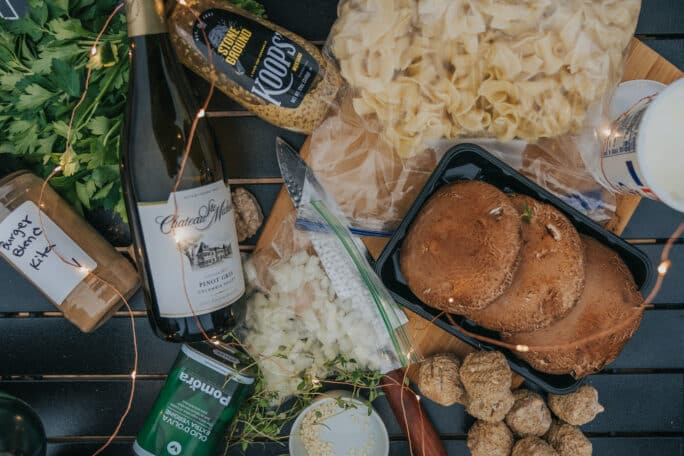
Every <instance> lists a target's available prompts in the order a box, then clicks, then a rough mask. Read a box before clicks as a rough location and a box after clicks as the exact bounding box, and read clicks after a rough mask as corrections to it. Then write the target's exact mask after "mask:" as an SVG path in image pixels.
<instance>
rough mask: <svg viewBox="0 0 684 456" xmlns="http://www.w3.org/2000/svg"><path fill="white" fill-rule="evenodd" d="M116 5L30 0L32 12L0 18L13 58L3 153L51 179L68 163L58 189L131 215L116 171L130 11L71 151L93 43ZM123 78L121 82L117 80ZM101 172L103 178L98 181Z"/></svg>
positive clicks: (119, 23)
mask: <svg viewBox="0 0 684 456" xmlns="http://www.w3.org/2000/svg"><path fill="white" fill-rule="evenodd" d="M116 3H117V2H116V0H107V1H101V0H100V1H95V0H79V1H71V2H67V1H66V0H30V14H29V15H28V16H27V17H25V18H23V19H20V20H18V21H3V22H0V57H5V58H0V131H3V132H6V134H5V135H3V136H0V151H2V152H9V153H12V154H14V155H16V156H18V157H20V158H21V159H22V160H23V162H24V163H25V164H26V165H27V166H29V167H31V168H32V169H33V170H34V172H36V173H37V174H39V175H41V176H43V177H45V176H46V175H47V174H48V173H49V172H50V171H51V170H52V169H54V168H55V166H57V165H60V164H61V165H62V166H63V167H64V176H63V177H62V178H61V179H60V181H57V185H54V184H55V183H53V187H55V188H56V189H57V190H58V191H59V192H60V193H61V194H62V195H63V196H64V197H65V198H66V199H67V200H68V201H69V202H70V203H71V204H72V205H73V206H74V207H75V208H76V210H77V211H79V212H81V213H82V212H83V209H93V208H95V207H105V208H108V209H112V210H115V211H117V212H119V213H120V214H121V215H122V216H125V213H123V212H121V209H122V208H123V204H118V203H119V201H120V200H121V190H120V183H119V173H118V172H114V173H113V172H111V167H114V169H116V166H117V164H118V150H119V133H120V126H121V123H122V120H123V108H124V106H125V103H126V100H125V95H124V94H125V87H124V85H125V82H126V80H127V77H128V59H127V58H125V57H126V55H125V54H126V52H127V50H128V44H127V38H126V21H125V17H124V16H123V15H117V16H116V17H115V18H114V20H113V21H112V23H111V25H110V27H109V29H108V30H107V32H106V33H105V34H104V36H103V38H102V46H101V47H102V48H106V49H108V50H112V49H113V50H114V51H115V53H116V56H115V57H114V56H110V57H109V59H108V60H109V61H113V62H114V64H113V65H111V66H109V67H106V68H105V66H104V65H103V66H102V68H101V69H96V70H95V71H93V73H92V76H91V80H90V90H89V91H88V94H87V96H86V97H85V99H84V100H83V103H82V104H81V106H80V108H79V111H78V113H77V115H76V116H75V117H74V123H73V128H72V138H71V144H70V148H69V151H68V153H65V152H64V150H65V148H66V132H67V125H68V123H69V117H70V116H71V111H72V110H73V108H74V106H75V105H76V103H77V101H78V99H79V97H80V96H81V94H82V91H83V87H84V81H85V73H86V70H87V67H86V65H88V63H89V61H90V60H91V59H90V53H89V51H90V48H91V46H92V43H93V41H94V39H95V36H96V35H97V32H98V31H99V30H100V28H101V27H102V24H103V22H104V18H106V17H107V16H108V15H109V14H110V13H111V11H112V9H113V8H114V6H115V5H116ZM67 10H68V11H67ZM84 17H89V19H87V18H86V19H84ZM98 53H99V52H98ZM117 76H119V81H118V82H119V84H118V85H119V86H118V87H115V84H113V80H112V79H113V78H115V77H117ZM103 119H104V120H103ZM112 126H116V127H117V128H116V129H115V131H112V129H111V127H112ZM100 168H104V169H105V170H106V171H102V170H100ZM94 173H99V176H100V178H99V179H94V178H93V175H94ZM102 176H106V178H103V177H102Z"/></svg>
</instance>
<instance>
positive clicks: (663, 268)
mask: <svg viewBox="0 0 684 456" xmlns="http://www.w3.org/2000/svg"><path fill="white" fill-rule="evenodd" d="M176 3H177V4H178V5H180V6H181V7H185V8H188V9H189V11H191V12H192V14H193V15H194V16H195V18H196V19H197V21H198V24H199V26H200V27H199V28H200V30H201V31H202V36H203V39H204V40H205V43H206V45H207V49H210V46H209V39H208V37H207V34H206V32H205V27H204V23H203V21H202V20H201V18H200V16H199V14H198V13H197V12H196V11H194V10H193V9H192V8H191V7H189V6H188V5H187V2H186V0H176ZM123 6H124V4H123V3H119V4H118V5H117V6H116V7H115V8H114V9H113V11H112V12H111V13H110V15H109V16H108V17H107V19H106V20H105V22H104V24H103V26H102V28H101V30H100V31H99V33H98V34H97V36H96V38H95V40H94V42H93V44H92V46H91V47H90V49H89V50H88V55H89V58H94V57H96V56H97V54H98V52H99V51H98V45H99V43H100V41H101V38H102V36H103V35H104V33H105V32H106V31H107V29H108V27H109V25H110V23H111V21H112V19H113V18H114V17H115V15H116V14H117V13H119V11H120V10H121V9H122V8H123ZM207 55H208V60H209V65H210V67H211V80H210V81H209V82H210V86H209V91H208V93H207V96H206V97H205V99H204V102H203V103H202V105H201V107H200V108H199V109H198V111H197V113H196V114H195V116H194V117H193V122H192V125H191V127H190V130H189V132H188V135H187V141H186V145H185V150H184V153H183V156H182V160H181V165H180V167H179V171H178V176H177V178H176V182H175V185H174V189H173V193H172V195H173V201H174V214H175V215H177V213H178V203H177V200H176V192H177V191H178V188H179V187H180V185H181V179H182V177H183V173H184V171H185V166H186V163H187V161H188V158H189V155H190V149H191V145H192V141H193V139H194V136H195V132H196V128H197V125H198V123H199V121H200V120H201V119H203V118H204V117H206V115H207V110H208V107H209V103H210V101H211V99H212V96H213V93H214V90H215V86H216V84H215V79H216V73H215V71H216V69H215V67H214V64H213V60H212V53H211V52H208V53H207ZM92 71H93V70H92V67H91V66H88V69H87V72H86V77H85V83H84V87H83V92H82V94H81V97H80V98H79V100H78V102H77V103H76V105H75V106H74V108H73V110H72V112H71V117H70V120H69V124H68V128H67V132H66V145H65V151H64V153H63V155H62V160H61V163H62V164H64V163H68V161H69V159H70V158H71V157H70V156H69V154H70V153H71V151H72V149H71V148H70V144H71V137H72V136H71V135H72V128H73V122H74V118H75V116H76V113H77V111H78V109H79V107H80V105H81V104H82V103H83V101H84V100H85V97H86V95H87V92H88V88H89V82H90V77H91V74H92ZM62 171H63V166H62V165H58V166H56V167H55V168H54V169H53V170H52V171H51V172H50V174H49V175H48V176H47V177H46V178H45V180H44V182H43V185H42V187H41V191H40V197H39V204H38V205H39V207H40V208H41V209H45V208H46V206H45V202H44V192H45V188H46V186H47V184H48V182H49V181H50V180H51V179H52V178H54V177H55V176H57V175H58V174H59V173H61V172H62ZM38 214H39V222H40V225H41V228H42V231H43V235H44V236H45V239H46V241H47V242H48V243H49V238H48V232H47V231H46V230H45V227H44V224H43V211H42V210H40V211H38ZM173 230H175V227H174V228H173ZM172 234H173V235H174V237H175V239H176V241H177V242H176V244H177V245H178V252H179V255H180V263H181V273H182V277H183V280H182V282H183V289H184V293H185V298H186V301H187V303H188V306H189V309H190V311H191V313H192V315H193V317H194V320H195V322H196V324H197V326H198V328H199V330H200V331H201V333H202V336H203V338H204V339H205V340H206V341H208V342H210V343H212V344H215V345H223V344H225V345H239V346H242V347H243V348H249V347H245V346H244V345H241V344H239V343H237V342H224V341H222V340H220V339H217V338H211V337H209V335H208V334H207V333H206V331H205V329H204V327H203V326H202V324H201V321H200V320H199V317H198V315H197V314H196V313H195V310H194V307H193V304H192V300H191V298H190V295H189V292H188V290H187V286H186V281H185V271H184V266H183V265H184V261H183V256H182V250H181V248H180V246H179V242H178V240H179V237H178V236H176V234H177V233H175V231H174V232H172ZM683 234H684V223H682V224H680V225H679V227H678V228H677V229H676V230H675V231H674V233H673V234H672V235H671V236H670V237H669V239H668V241H667V243H666V244H665V247H664V248H663V251H662V253H661V257H660V263H659V264H658V266H657V271H658V275H657V279H656V283H655V285H654V287H653V289H652V290H651V292H650V293H649V295H648V296H647V297H646V298H645V299H644V302H643V303H642V304H641V305H640V306H639V307H637V308H636V309H637V310H641V309H644V308H646V307H649V306H651V303H652V302H653V300H654V299H655V297H656V295H657V294H658V292H659V291H660V289H661V287H662V284H663V280H664V278H665V276H666V275H667V273H668V271H669V270H670V267H671V265H672V261H671V260H670V258H669V254H670V251H671V249H672V246H673V245H674V243H675V241H676V240H677V239H678V238H679V237H680V236H682V235H683ZM53 251H54V252H55V254H56V256H57V257H58V258H59V259H60V260H61V261H62V262H64V263H65V264H67V265H68V266H70V267H73V268H76V269H78V270H79V271H80V272H81V273H83V274H91V275H93V277H95V278H96V279H97V280H99V281H100V282H102V283H103V284H104V285H105V286H106V287H108V288H110V289H111V290H112V291H114V293H116V294H117V296H118V297H119V298H120V299H121V301H122V302H123V304H124V306H125V307H126V309H127V312H128V316H129V319H130V322H131V334H132V348H133V367H132V370H131V372H130V373H129V374H128V376H129V377H130V379H131V380H130V382H131V389H130V394H129V397H128V401H127V405H126V407H125V409H124V411H123V413H122V414H121V417H120V419H119V421H118V423H117V426H116V427H115V428H114V430H113V431H112V433H111V434H110V435H109V437H108V438H107V440H106V441H105V442H104V444H103V445H102V446H101V447H100V448H99V449H97V450H96V451H95V452H94V453H93V456H97V455H99V454H101V453H102V452H103V451H104V450H105V449H106V448H107V447H108V446H109V445H110V444H111V443H112V442H113V441H114V439H116V437H117V436H118V434H119V432H120V430H121V427H122V425H123V423H124V421H125V420H126V418H127V416H128V414H129V413H130V410H131V408H132V405H133V399H134V396H135V390H136V379H137V371H138V342H137V336H136V327H135V316H134V313H133V310H132V308H131V306H130V303H129V302H128V299H126V297H125V296H124V295H123V294H122V293H121V292H120V291H119V290H118V289H117V288H116V286H114V285H113V284H112V283H110V282H109V281H107V280H106V279H104V278H103V277H101V276H99V275H98V274H97V273H96V272H95V271H93V270H89V269H88V268H87V267H86V266H84V265H81V264H79V263H78V262H76V261H74V260H71V259H67V258H65V257H64V256H63V255H61V254H60V252H59V251H58V250H57V249H54V250H53ZM442 315H446V318H447V319H448V320H449V321H450V323H451V324H452V325H454V326H455V327H457V328H458V329H459V330H460V331H462V332H463V333H465V334H466V335H469V336H471V337H473V338H475V339H478V340H480V341H482V342H487V343H490V344H493V345H495V346H498V347H501V348H505V349H508V350H512V351H517V352H529V351H535V352H536V351H539V352H544V351H552V350H558V349H559V348H560V349H562V348H571V347H576V346H578V345H580V344H584V343H587V342H591V341H593V340H596V339H600V338H602V337H605V336H607V335H610V334H612V333H614V332H616V331H618V330H620V329H621V328H623V327H624V326H627V325H629V324H630V323H631V319H632V318H636V317H638V316H640V312H635V313H634V315H636V317H635V316H631V317H630V318H627V319H625V320H624V321H622V322H620V323H619V324H617V325H615V326H613V327H611V328H609V329H606V330H604V331H601V332H598V333H595V334H592V335H590V336H587V337H584V338H582V339H580V340H578V341H573V342H572V343H568V344H563V345H544V346H532V345H513V344H507V343H505V342H502V341H501V340H498V339H493V338H490V337H486V336H482V335H480V334H477V333H473V332H470V331H468V330H466V329H465V328H463V327H462V326H460V325H459V324H458V323H456V321H454V319H453V318H452V317H451V316H450V315H449V314H444V313H440V314H439V315H437V316H436V317H435V319H433V320H432V321H431V322H430V324H432V323H434V320H436V319H437V318H440V317H441V316H442ZM253 354H254V353H253ZM257 356H260V357H261V358H260V359H271V358H273V357H270V356H265V355H261V354H257ZM407 376H408V369H405V370H404V378H403V381H401V382H399V381H397V380H395V379H393V378H391V377H387V376H385V377H384V379H385V381H386V382H387V381H388V383H383V384H381V385H379V386H399V387H401V398H402V401H401V402H402V411H403V414H404V420H405V421H406V418H407V412H406V408H405V404H404V401H403V398H404V394H405V393H406V392H407V391H408V392H409V393H410V394H412V395H413V396H414V399H415V400H416V401H417V402H418V403H419V402H420V399H421V398H420V396H419V395H417V394H415V392H413V390H411V389H410V388H409V387H408V385H407V383H408V382H407ZM310 380H311V382H312V383H313V384H314V385H318V384H321V383H327V384H340V385H351V386H358V385H353V384H351V383H347V382H336V381H331V380H326V379H320V378H317V377H316V376H312V378H311V379H310ZM419 410H420V409H419ZM420 421H421V425H424V417H423V413H422V410H420ZM423 437H424V434H423ZM408 443H409V449H410V451H411V454H413V444H412V442H411V438H410V437H409V439H408ZM423 445H424V442H423Z"/></svg>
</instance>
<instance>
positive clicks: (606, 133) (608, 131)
mask: <svg viewBox="0 0 684 456" xmlns="http://www.w3.org/2000/svg"><path fill="white" fill-rule="evenodd" d="M612 133H613V130H611V129H610V128H604V129H603V130H601V134H602V135H603V136H604V137H606V138H609V137H610V135H611V134H612Z"/></svg>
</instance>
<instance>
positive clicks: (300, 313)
mask: <svg viewBox="0 0 684 456" xmlns="http://www.w3.org/2000/svg"><path fill="white" fill-rule="evenodd" d="M318 203H320V204H321V205H320V206H318V205H316V207H314V205H309V206H308V210H307V219H308V220H309V221H310V222H313V223H315V224H316V225H317V226H318V227H319V229H316V230H314V231H304V230H301V229H297V227H296V226H298V225H299V223H296V222H300V221H301V220H302V214H301V213H300V214H299V217H297V214H296V213H295V212H292V213H291V214H290V215H289V216H288V217H287V219H286V220H285V221H284V222H283V223H282V224H281V226H280V229H279V231H278V233H277V234H276V236H275V237H274V239H273V241H272V242H271V243H270V245H268V246H267V247H265V248H262V249H260V250H258V251H257V252H255V253H254V254H253V255H252V257H251V258H250V260H249V261H248V262H247V265H246V268H245V270H246V271H247V281H248V284H249V285H250V288H251V290H250V298H249V301H248V305H247V313H246V318H245V325H244V328H243V329H242V330H241V331H240V333H241V339H242V341H243V343H244V344H245V346H246V347H247V350H248V351H249V352H250V353H251V354H252V355H253V356H254V358H255V359H256V360H257V363H258V364H259V368H260V370H261V372H262V374H263V375H264V380H265V382H266V386H267V388H268V389H269V390H271V391H275V392H277V393H278V395H279V398H280V399H281V400H284V399H286V398H287V397H288V396H290V395H292V394H294V393H295V392H296V391H297V386H298V385H299V383H300V381H301V379H302V378H325V377H327V376H329V375H330V374H332V372H330V370H329V369H330V363H331V362H333V361H334V360H335V359H339V358H338V357H342V358H343V359H345V360H347V361H351V360H353V361H352V363H354V364H355V365H356V366H358V367H360V368H365V369H369V370H375V371H379V372H382V373H386V372H389V371H391V370H394V369H397V368H399V367H406V366H407V365H408V364H412V363H414V362H417V361H418V359H419V358H418V355H417V353H416V352H415V350H414V349H413V347H412V345H411V342H410V340H409V339H408V337H407V334H406V332H405V331H404V327H403V325H404V324H405V323H406V322H407V319H406V316H405V315H404V313H403V312H402V311H401V310H400V309H399V308H398V307H397V305H396V304H395V303H394V301H393V300H392V299H391V297H390V295H389V292H388V291H387V290H386V289H385V288H384V286H383V285H382V283H381V281H380V279H379V278H378V277H377V276H375V274H374V273H373V271H372V268H370V266H369V265H368V263H367V261H366V259H365V257H364V253H363V247H362V245H358V244H359V243H358V240H353V238H352V237H351V235H350V233H349V231H348V230H347V228H346V227H345V226H344V224H343V223H339V221H336V217H335V216H334V215H333V212H332V211H330V210H329V209H328V208H327V207H326V206H325V204H324V203H323V202H320V201H319V202H318ZM300 212H301V211H300ZM320 227H324V229H320Z"/></svg>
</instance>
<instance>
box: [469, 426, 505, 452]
mask: <svg viewBox="0 0 684 456" xmlns="http://www.w3.org/2000/svg"><path fill="white" fill-rule="evenodd" d="M512 448H513V434H512V433H511V431H510V429H508V427H507V426H506V425H505V424H504V423H502V422H499V423H487V422H486V421H476V422H475V424H473V426H472V427H471V428H470V431H468V449H470V453H471V454H472V456H509V455H510V454H511V449H512Z"/></svg>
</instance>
